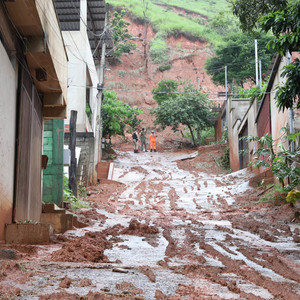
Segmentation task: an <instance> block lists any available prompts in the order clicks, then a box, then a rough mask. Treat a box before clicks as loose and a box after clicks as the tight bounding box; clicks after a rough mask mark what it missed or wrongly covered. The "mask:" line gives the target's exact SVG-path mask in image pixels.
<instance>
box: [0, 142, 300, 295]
mask: <svg viewBox="0 0 300 300" xmlns="http://www.w3.org/2000/svg"><path fill="white" fill-rule="evenodd" d="M218 150H219V148H218V146H210V147H203V148H202V150H200V149H199V153H196V154H197V156H196V157H195V158H191V157H193V156H195V150H194V151H181V152H171V151H165V152H156V153H150V152H148V153H138V154H135V153H133V152H132V151H118V152H117V159H116V160H115V162H114V166H115V167H114V174H113V181H108V180H107V181H106V180H104V181H102V182H100V185H98V186H95V187H92V188H90V189H89V197H88V201H89V202H90V206H91V208H89V209H82V210H81V211H80V212H78V215H79V216H80V217H81V220H83V221H85V222H86V223H88V224H89V226H88V227H85V228H82V229H74V230H71V231H67V232H66V233H65V234H61V235H56V236H55V237H54V240H53V242H52V243H51V244H50V245H39V246H22V247H21V246H19V247H16V249H15V251H16V254H17V259H16V260H2V261H1V262H0V263H1V268H0V294H1V295H2V299H120V298H123V299H170V300H171V299H172V300H173V299H174V300H175V299H289V300H293V299H300V244H299V242H300V224H299V223H297V222H291V219H292V217H293V214H294V211H295V208H292V207H290V206H289V205H281V206H273V205H268V204H264V203H260V204H255V205H254V204H253V203H254V200H255V197H257V195H256V194H255V190H254V189H253V188H251V187H250V186H249V184H248V181H249V179H250V177H251V176H253V174H251V173H250V172H249V171H248V170H247V169H244V170H241V171H238V172H236V173H231V174H224V173H223V172H222V171H221V170H220V169H219V168H218V165H217V164H216V159H215V158H216V157H217V156H218V155H219V153H218ZM193 154H194V155H193ZM80 297H82V298H80ZM0 298H1V297H0Z"/></svg>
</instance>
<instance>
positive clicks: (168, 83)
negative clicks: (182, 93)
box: [152, 79, 178, 104]
mask: <svg viewBox="0 0 300 300" xmlns="http://www.w3.org/2000/svg"><path fill="white" fill-rule="evenodd" d="M177 92H178V82H177V81H176V80H173V79H163V80H161V81H160V82H159V83H158V85H157V87H156V88H154V89H153V90H152V94H153V98H154V100H155V101H156V102H157V103H158V104H162V103H163V102H164V101H166V100H172V99H173V98H175V97H176V96H177V95H176V93H177Z"/></svg>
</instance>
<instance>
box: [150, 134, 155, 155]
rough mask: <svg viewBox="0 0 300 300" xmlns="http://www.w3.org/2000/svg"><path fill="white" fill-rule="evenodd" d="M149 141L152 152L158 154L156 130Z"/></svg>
mask: <svg viewBox="0 0 300 300" xmlns="http://www.w3.org/2000/svg"><path fill="white" fill-rule="evenodd" d="M149 140H150V152H152V150H153V151H154V152H156V135H155V134H154V130H152V133H151V134H150V135H149Z"/></svg>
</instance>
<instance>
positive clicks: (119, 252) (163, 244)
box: [104, 235, 169, 267]
mask: <svg viewBox="0 0 300 300" xmlns="http://www.w3.org/2000/svg"><path fill="white" fill-rule="evenodd" d="M121 237H122V239H123V240H124V241H123V242H120V243H118V246H119V247H120V246H126V247H129V249H123V248H119V247H118V246H117V245H116V244H115V245H114V247H113V248H112V249H107V250H105V251H104V254H106V255H107V256H108V258H109V259H110V260H111V261H115V260H117V259H119V260H121V261H122V264H123V265H126V266H132V267H138V266H143V265H148V266H151V267H156V266H157V263H158V262H159V261H160V260H163V259H164V257H165V251H166V248H167V246H168V244H169V243H168V241H167V240H166V239H165V238H164V237H162V236H161V237H160V238H159V239H158V240H157V242H158V246H157V247H153V246H151V245H150V244H149V243H147V242H146V241H145V240H144V237H139V236H133V235H122V236H121Z"/></svg>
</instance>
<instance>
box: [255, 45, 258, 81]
mask: <svg viewBox="0 0 300 300" xmlns="http://www.w3.org/2000/svg"><path fill="white" fill-rule="evenodd" d="M255 75H256V76H255V79H256V86H258V54H257V40H255Z"/></svg>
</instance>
